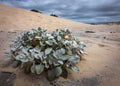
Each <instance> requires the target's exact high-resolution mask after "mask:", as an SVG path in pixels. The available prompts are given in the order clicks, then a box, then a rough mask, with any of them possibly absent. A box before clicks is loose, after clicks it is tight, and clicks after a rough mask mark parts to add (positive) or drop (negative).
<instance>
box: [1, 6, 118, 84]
mask: <svg viewBox="0 0 120 86" xmlns="http://www.w3.org/2000/svg"><path fill="white" fill-rule="evenodd" d="M37 27H42V28H46V29H47V30H48V31H54V30H55V29H57V28H69V29H70V30H71V31H72V32H73V35H75V36H77V37H78V38H79V39H80V40H82V41H83V42H85V44H86V47H85V50H86V52H87V53H88V55H84V58H85V60H82V61H81V62H79V63H78V64H77V66H78V67H79V68H80V72H78V73H75V72H73V71H71V70H69V76H68V78H67V79H63V78H61V77H60V78H58V79H56V80H55V81H53V82H49V81H47V80H46V78H45V75H44V74H42V75H40V76H34V75H32V74H30V75H28V74H25V73H23V71H21V70H20V69H19V68H12V66H11V65H7V58H10V55H9V50H10V48H9V45H10V44H12V43H13V42H14V40H15V38H16V36H17V35H18V34H19V33H20V32H22V31H25V30H29V29H31V28H37ZM119 66H120V25H117V24H111V25H102V24H101V25H89V24H83V23H78V22H73V21H70V20H64V19H61V18H56V17H51V16H48V15H45V14H40V13H35V12H31V11H27V10H23V9H19V8H15V7H10V6H5V5H0V72H2V71H7V72H12V73H14V74H16V79H15V81H14V86H120V68H119ZM1 79H2V78H1ZM0 86H3V85H1V83H0Z"/></svg>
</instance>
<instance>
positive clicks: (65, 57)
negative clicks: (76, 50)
mask: <svg viewBox="0 0 120 86" xmlns="http://www.w3.org/2000/svg"><path fill="white" fill-rule="evenodd" d="M70 57H71V56H69V55H62V56H61V57H60V58H59V59H61V60H63V61H65V60H68V59H69V58H70Z"/></svg>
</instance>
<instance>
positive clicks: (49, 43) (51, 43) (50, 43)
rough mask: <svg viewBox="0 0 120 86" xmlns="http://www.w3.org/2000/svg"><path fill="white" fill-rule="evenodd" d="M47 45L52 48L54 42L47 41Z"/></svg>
mask: <svg viewBox="0 0 120 86" xmlns="http://www.w3.org/2000/svg"><path fill="white" fill-rule="evenodd" d="M45 43H46V44H48V45H50V46H51V45H53V42H52V40H48V41H45Z"/></svg>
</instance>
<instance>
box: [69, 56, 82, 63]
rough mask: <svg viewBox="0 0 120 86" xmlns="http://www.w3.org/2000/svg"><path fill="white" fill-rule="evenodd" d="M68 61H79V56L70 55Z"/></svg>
mask: <svg viewBox="0 0 120 86" xmlns="http://www.w3.org/2000/svg"><path fill="white" fill-rule="evenodd" d="M68 61H70V62H73V63H77V62H79V61H80V58H79V57H74V56H71V57H70V58H69V60H68Z"/></svg>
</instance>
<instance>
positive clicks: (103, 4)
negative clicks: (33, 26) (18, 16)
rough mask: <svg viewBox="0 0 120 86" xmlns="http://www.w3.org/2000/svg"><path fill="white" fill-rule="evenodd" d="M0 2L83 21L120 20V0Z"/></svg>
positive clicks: (19, 0) (10, 0) (3, 0)
mask: <svg viewBox="0 0 120 86" xmlns="http://www.w3.org/2000/svg"><path fill="white" fill-rule="evenodd" d="M0 4H6V5H10V6H15V7H19V8H24V9H28V10H30V9H37V10H39V11H41V12H43V13H46V14H51V13H55V14H57V15H58V16H59V17H61V18H65V19H70V20H73V21H78V22H84V23H101V22H112V21H120V0H0Z"/></svg>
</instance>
